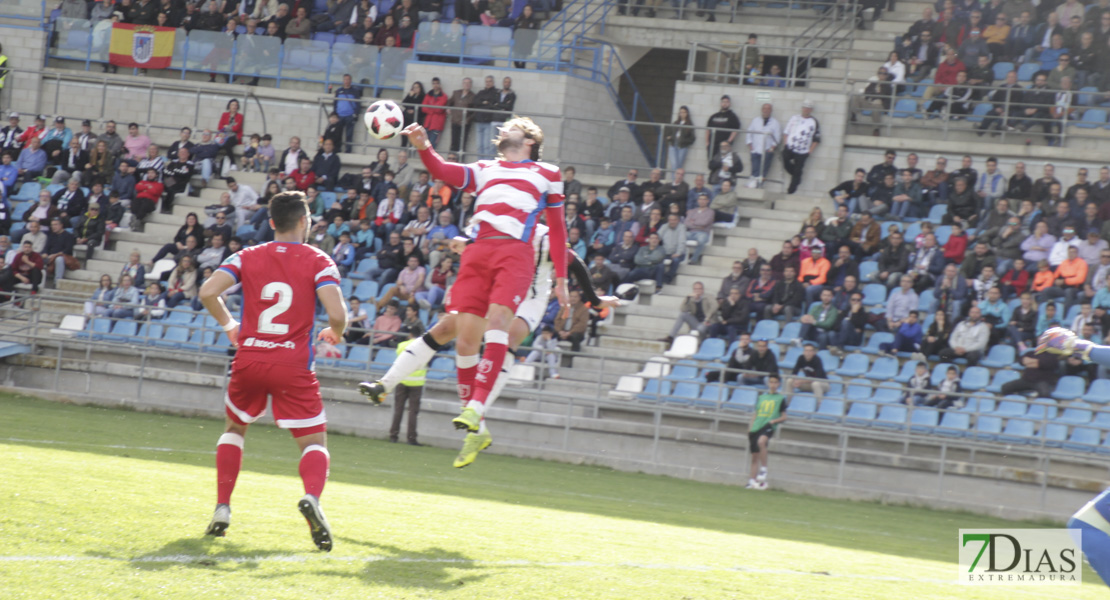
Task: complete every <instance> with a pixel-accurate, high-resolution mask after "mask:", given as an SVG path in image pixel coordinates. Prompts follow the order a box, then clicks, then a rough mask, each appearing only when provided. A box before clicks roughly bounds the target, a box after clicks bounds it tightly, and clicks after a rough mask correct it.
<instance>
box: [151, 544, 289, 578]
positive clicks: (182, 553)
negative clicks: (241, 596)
mask: <svg viewBox="0 0 1110 600" xmlns="http://www.w3.org/2000/svg"><path fill="white" fill-rule="evenodd" d="M274 556H283V557H285V556H289V553H288V552H287V551H277V550H273V551H267V550H262V551H259V550H258V549H257V548H256V547H250V548H249V549H248V547H245V546H242V545H240V544H237V543H235V542H231V541H228V540H226V539H219V538H215V537H212V536H207V535H197V536H194V537H183V538H181V539H178V540H174V541H172V542H169V543H167V544H165V545H164V546H162V547H161V548H159V549H157V550H154V551H152V552H148V553H146V554H143V555H142V556H136V557H133V558H131V559H130V562H131V565H132V566H134V567H135V568H136V569H139V570H142V571H164V570H166V569H173V568H179V567H185V568H190V569H205V570H210V571H213V572H223V571H231V570H236V571H242V570H243V569H257V568H258V567H259V566H260V563H261V562H262V561H264V560H265V559H267V558H269V557H274Z"/></svg>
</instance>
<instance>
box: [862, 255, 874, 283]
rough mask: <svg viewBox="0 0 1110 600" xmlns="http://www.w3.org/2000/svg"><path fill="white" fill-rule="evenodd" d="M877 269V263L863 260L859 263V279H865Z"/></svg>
mask: <svg viewBox="0 0 1110 600" xmlns="http://www.w3.org/2000/svg"><path fill="white" fill-rule="evenodd" d="M878 270H879V263H877V262H875V261H873V260H865V261H863V262H861V263H860V264H859V280H860V281H867V280H868V278H869V277H871V274H872V273H874V272H875V271H878Z"/></svg>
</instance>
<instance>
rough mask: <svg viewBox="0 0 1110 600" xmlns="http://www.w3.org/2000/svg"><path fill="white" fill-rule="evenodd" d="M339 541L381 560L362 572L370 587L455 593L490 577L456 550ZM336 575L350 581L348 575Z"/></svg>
mask: <svg viewBox="0 0 1110 600" xmlns="http://www.w3.org/2000/svg"><path fill="white" fill-rule="evenodd" d="M338 539H339V540H341V541H343V542H346V543H348V544H353V545H357V546H363V547H365V548H368V549H370V550H371V551H373V552H374V554H375V555H377V556H379V557H380V558H381V560H370V561H368V562H367V563H366V567H365V568H364V569H362V571H361V573H360V577H361V578H362V579H364V580H365V583H367V584H374V585H387V586H392V587H398V588H411V587H420V588H425V589H433V590H453V589H458V588H460V587H462V586H466V585H469V584H473V583H478V582H479V581H482V580H483V579H486V578H487V577H489V576H490V575H491V573H489V572H485V571H486V567H483V566H481V565H478V564H477V563H475V562H474V559H472V558H469V557H468V556H466V555H465V554H462V553H461V552H456V551H453V550H444V549H443V548H435V547H432V548H426V549H424V550H421V551H418V552H414V551H412V550H406V549H404V548H398V547H397V546H391V545H388V544H376V543H374V542H366V541H363V540H358V539H354V538H350V537H342V536H340V537H339V538H338ZM497 568H498V569H500V568H501V567H497ZM459 571H463V573H459ZM325 573H326V571H325ZM334 574H336V575H340V576H345V577H350V574H349V573H343V572H336V573H334Z"/></svg>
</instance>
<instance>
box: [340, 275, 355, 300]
mask: <svg viewBox="0 0 1110 600" xmlns="http://www.w3.org/2000/svg"><path fill="white" fill-rule="evenodd" d="M339 291H340V293H342V294H343V298H344V299H347V298H350V297H351V296H353V295H354V292H355V284H354V283H353V282H351V278H350V274H348V276H347V277H344V278H343V279H340V280H339Z"/></svg>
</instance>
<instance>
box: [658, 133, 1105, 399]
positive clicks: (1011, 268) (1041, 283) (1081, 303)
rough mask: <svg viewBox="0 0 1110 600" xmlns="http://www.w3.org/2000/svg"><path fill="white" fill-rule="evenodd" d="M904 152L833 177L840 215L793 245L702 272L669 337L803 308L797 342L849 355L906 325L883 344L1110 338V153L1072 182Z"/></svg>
mask: <svg viewBox="0 0 1110 600" xmlns="http://www.w3.org/2000/svg"><path fill="white" fill-rule="evenodd" d="M897 163H898V156H897V153H896V152H895V151H892V150H891V151H887V152H886V153H885V155H884V158H883V160H882V161H881V162H879V163H877V164H875V165H873V166H871V167H870V168H869V169H864V168H860V169H857V170H856V171H855V173H854V177H853V179H851V180H849V181H845V182H844V183H842V184H840V185H838V186H837V187H836V188H834V189H833V190H830V192H829V196H830V198H831V199H832V207H833V210H834V211H835V215H834V216H831V217H829V218H826V217H825V216H824V212H823V211H822V209H821V208H820V207H815V208H814V209H813V211H812V213H811V214H810V215H809V216H808V217H807V218H806V219H805V220H804V222H803V223H802V225H801V227H800V229H799V233H798V235H796V236H794V237H793V238H792V239H790V240H786V241H784V242H783V245H782V250H781V251H780V252H779V253H777V254H775V255H774V256H771V257H769V258H768V257H763V256H760V254H759V252H758V251H756V249H754V248H753V249H751V250H749V252H748V256H747V257H746V258H745V259H743V260H737V261H736V262H735V263H734V264H733V266H732V270H731V272H730V273H729V274H728V275H727V276H725V277H724V278H723V279H722V281H721V283H720V285H719V286H716V290H715V293H714V291H712V290H711V291H707V290H706V289H705V285H703V284H702V283H700V282H699V283H695V284H694V285H693V289H692V290H691V293H690V295H689V296H687V297H686V298H685V299H684V301H683V303H682V305H681V308H680V311H679V315H678V317H677V318H676V320H675V323H674V326H673V328H672V330H671V332H670V335H669V336H668V337H667V338H666V339H665V340H664V341H667V342H670V341H671V340H672V339H673V338H674V337H675V336H677V335H678V334H679V333H680V332H681V331H682V330H683V328H688V329H689V331H691V332H692V333H695V334H697V335H699V336H702V337H703V338H704V337H719V338H723V339H725V340H726V341H728V342H733V341H735V340H738V339H739V340H745V337H744V336H745V334H749V333H750V332H751V331H752V330H753V329H754V326H755V324H756V322H757V321H759V320H761V319H782V320H785V321H786V322H787V323H798V328H797V330H796V331H797V337H796V338H795V339H793V340H792V341H793V343H794V344H796V345H798V346H801V345H803V344H813V346H814V348H815V349H816V350H828V351H829V352H830V353H832V354H834V355H839V356H844V355H845V348H849V349H850V348H852V347H856V346H861V345H863V344H864V343H865V342H866V339H867V336H868V332H870V331H881V332H889V333H891V334H893V339H892V340H891V341H889V342H886V343H883V344H882V345H880V346H879V348H878V350H879V352H880V353H883V354H889V355H898V354H901V355H902V356H911V357H912V358H913V359H915V360H920V361H922V362H923V363H924V362H925V361H928V360H935V361H940V362H953V361H955V360H957V359H963V360H961V363H964V362H966V364H967V365H970V366H974V365H977V364H978V362H979V361H980V360H981V359H982V358H983V357H984V356H985V355H986V353H987V351H988V349H989V348H990V347H991V346H994V345H997V344H1005V345H1011V346H1013V347H1014V348H1015V349H1016V350H1017V352H1018V353H1019V354H1023V353H1026V352H1027V351H1030V350H1032V347H1033V346H1034V345H1035V340H1036V338H1037V336H1038V335H1039V334H1040V333H1042V332H1044V331H1045V330H1046V329H1048V328H1049V327H1052V326H1063V327H1068V328H1070V329H1073V330H1074V331H1076V332H1077V333H1079V334H1080V335H1081V336H1082V337H1083V338H1084V339H1089V340H1092V341H1096V342H1097V343H1105V342H1106V340H1107V339H1110V285H1108V284H1110V167H1100V168H1099V173H1098V178H1097V179H1091V178H1089V171H1088V169H1087V168H1085V167H1084V168H1080V169H1078V171H1077V175H1076V179H1075V180H1074V181H1069V182H1061V181H1060V180H1059V179H1057V178H1056V171H1055V167H1054V166H1053V165H1052V164H1045V165H1043V167H1042V171H1041V173H1040V176H1039V177H1038V178H1036V179H1033V178H1032V177H1031V176H1030V175H1028V174H1026V172H1025V164H1024V163H1021V162H1018V163H1016V164H1015V165H1014V171H1015V172H1014V173H1012V174H1005V173H1003V172H1002V170H1001V168H1000V167H999V164H998V161H997V160H996V159H995V158H988V159H987V160H985V161H984V162H983V164H978V165H977V164H976V163H975V161H974V160H973V159H972V158H971V157H970V156H964V157H963V158H962V160H961V163H960V167H959V168H958V169H956V170H953V171H948V170H947V164H948V163H947V159H946V158H944V157H938V158H937V159H936V163H935V166H934V167H933V169H931V170H929V171H922V170H921V169H920V168H918V167H917V163H918V157H917V156H916V155H915V154H910V155H908V156H907V157H906V162H905V164H904V165H899V164H897ZM980 169H981V170H980ZM895 181H897V182H898V183H895ZM741 343H742V344H744V342H743V341H741ZM745 347H747V346H746V345H745ZM1022 361H1023V363H1026V362H1027V363H1029V364H1033V363H1034V362H1036V363H1037V364H1038V365H1039V361H1038V360H1037V359H1036V358H1031V359H1030V358H1025V359H1022ZM740 362H741V363H743V364H748V366H746V367H739V366H735V365H734V366H733V368H746V369H750V368H752V367H751V366H750V364H749V363H747V362H744V361H743V360H740ZM1061 364H1062V366H1061V369H1062V371H1061V372H1063V373H1067V374H1078V375H1082V376H1084V377H1093V376H1094V375H1095V373H1094V372H1092V371H1093V370H1092V369H1090V368H1089V365H1083V364H1082V363H1081V361H1061ZM755 370H759V369H755ZM957 377H958V373H957ZM1023 381H1024V379H1023ZM1044 381H1049V382H1050V383H1051V384H1054V383H1055V379H1051V378H1047V379H1044ZM1014 385H1015V386H1017V385H1018V384H1014ZM1010 389H1011V390H1018V387H1014V386H1011V388H1010ZM1022 389H1031V388H1022ZM954 391H958V390H954ZM928 397H929V398H931V399H932V400H936V398H937V397H938V396H936V395H935V394H933V395H929V396H928ZM956 398H957V397H955V396H953V397H952V400H953V401H956V400H955V399H956ZM932 400H930V401H932Z"/></svg>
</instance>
